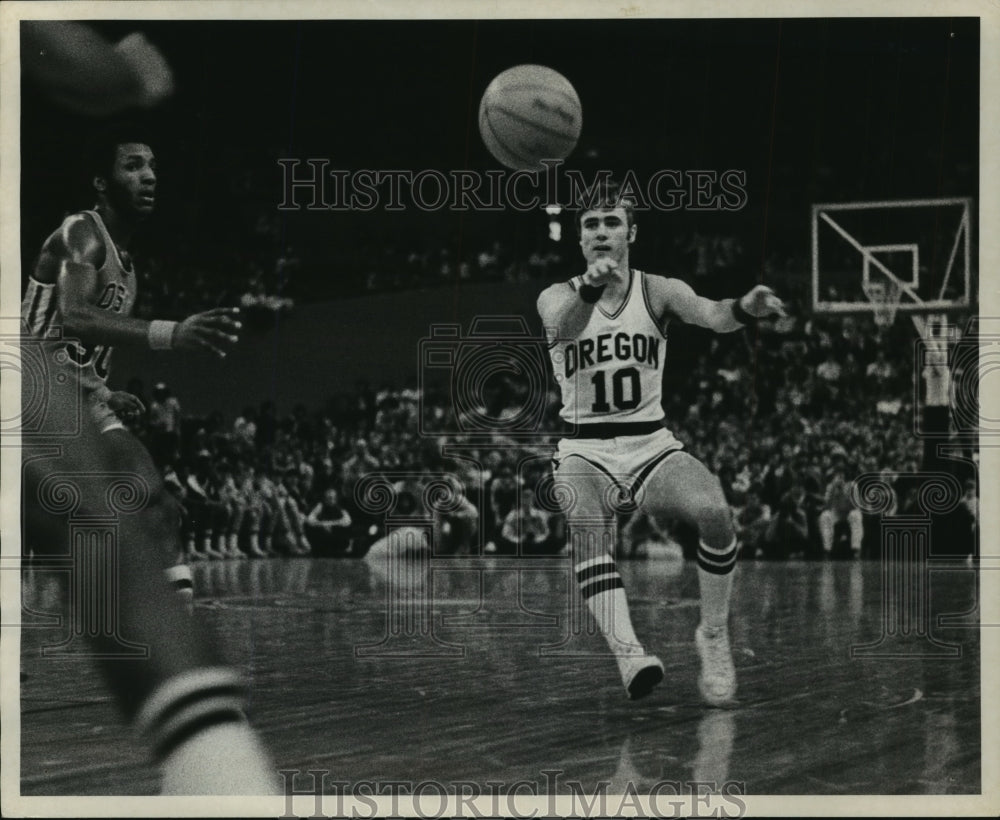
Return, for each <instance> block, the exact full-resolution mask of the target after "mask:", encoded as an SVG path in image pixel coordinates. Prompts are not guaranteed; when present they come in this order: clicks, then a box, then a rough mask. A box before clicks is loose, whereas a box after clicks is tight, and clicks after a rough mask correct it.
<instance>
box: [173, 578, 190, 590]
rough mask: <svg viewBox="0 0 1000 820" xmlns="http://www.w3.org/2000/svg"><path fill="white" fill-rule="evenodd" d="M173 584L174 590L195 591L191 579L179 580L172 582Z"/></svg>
mask: <svg viewBox="0 0 1000 820" xmlns="http://www.w3.org/2000/svg"><path fill="white" fill-rule="evenodd" d="M171 584H172V585H173V587H174V589H194V584H192V583H191V579H190V578H178V579H177V580H176V581H171Z"/></svg>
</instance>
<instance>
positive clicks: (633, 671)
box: [618, 655, 663, 700]
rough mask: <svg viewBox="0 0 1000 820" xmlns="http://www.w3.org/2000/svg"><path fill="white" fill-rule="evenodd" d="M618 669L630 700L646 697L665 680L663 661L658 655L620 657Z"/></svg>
mask: <svg viewBox="0 0 1000 820" xmlns="http://www.w3.org/2000/svg"><path fill="white" fill-rule="evenodd" d="M618 670H619V671H620V672H621V675H622V683H623V684H625V693H626V694H627V695H628V698H629V700H639V698H644V697H646V695H648V694H649V693H650V692H652V691H653V689H654V688H655V687H656V685H657V684H658V683H659V682H660V681H661V680H663V663H662V661H660V659H659V658H658V657H656V655H628V656H626V657H620V658H618Z"/></svg>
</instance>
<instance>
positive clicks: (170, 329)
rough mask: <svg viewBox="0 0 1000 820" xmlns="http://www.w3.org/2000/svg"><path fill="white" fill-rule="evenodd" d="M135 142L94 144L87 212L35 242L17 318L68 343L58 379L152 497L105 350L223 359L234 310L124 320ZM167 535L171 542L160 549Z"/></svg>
mask: <svg viewBox="0 0 1000 820" xmlns="http://www.w3.org/2000/svg"><path fill="white" fill-rule="evenodd" d="M141 139H142V138H141V137H139V136H136V135H135V134H127V132H124V131H123V132H121V133H114V130H112V131H111V132H108V133H107V134H106V135H105V139H104V140H103V141H101V142H99V143H96V144H95V146H94V148H95V154H94V156H93V158H92V163H94V168H93V186H94V189H95V191H96V194H97V205H96V206H95V207H94V208H93V209H92V210H88V211H82V212H80V213H76V214H72V215H70V216H68V217H67V218H66V219H65V220H64V221H63V223H62V225H60V226H59V228H58V229H57V230H56V231H55V232H54V233H52V234H51V235H50V236H49V237H48V239H46V240H45V243H44V244H43V246H42V250H41V254H40V255H39V258H38V262H37V263H36V265H35V269H34V272H33V274H32V275H31V277H30V278H29V280H28V286H27V288H26V290H25V294H24V299H23V301H22V303H21V318H22V320H23V323H24V325H25V327H26V329H27V332H28V334H29V335H31V336H32V337H34V338H36V339H46V338H48V337H49V336H50V334H52V333H53V331H57V332H61V333H62V335H63V337H64V338H66V339H68V340H71V341H67V343H66V348H65V353H66V365H65V370H66V373H67V375H68V376H69V377H70V378H71V379H73V380H75V381H76V382H78V383H79V385H80V388H81V391H82V396H83V399H84V401H85V406H86V408H87V410H88V412H89V415H90V416H91V417H92V418H93V420H94V422H95V423H96V424H97V427H98V429H99V431H100V432H101V433H103V434H104V436H105V438H104V441H105V446H106V447H107V448H108V451H109V452H110V453H111V454H112V455H113V456H114V457H116V459H117V461H118V463H119V464H120V465H121V467H122V468H123V469H128V470H134V471H138V472H139V474H140V475H141V476H142V477H143V479H144V480H146V481H147V482H148V483H149V484H150V485H151V486H154V487H160V480H159V474H158V473H157V471H156V469H155V467H154V465H153V463H152V460H151V459H150V457H149V453H148V452H147V451H146V448H145V447H144V446H143V445H142V444H141V443H140V442H139V441H138V439H136V438H135V437H134V436H133V435H132V434H131V433H129V432H128V431H127V430H126V429H125V426H124V424H123V423H122V418H121V416H128V415H131V414H134V413H141V412H142V411H143V410H144V409H145V408H144V407H143V406H142V404H141V402H139V400H138V399H137V398H136V397H135V396H132V395H131V394H129V393H125V392H121V391H112V390H111V389H110V388H109V387H108V385H107V380H108V375H109V373H110V366H111V354H112V349H113V346H114V345H132V346H140V347H149V348H152V349H162V350H169V349H175V350H183V351H197V350H202V351H204V350H208V351H211V352H213V353H215V354H217V355H219V356H225V355H226V348H227V347H229V346H230V345H232V344H234V343H235V342H236V341H237V336H236V333H237V332H238V330H239V327H240V325H239V322H238V321H237V320H236V318H235V315H236V314H237V313H238V310H237V309H231V308H217V309H214V310H209V311H207V312H204V313H199V314H196V315H194V316H191V317H189V318H187V319H185V320H184V321H183V322H168V321H156V320H154V321H152V322H147V321H145V320H144V319H136V318H133V317H132V316H131V313H132V308H133V306H134V304H135V298H136V272H135V270H134V269H133V265H132V259H131V257H130V255H129V252H128V248H129V245H130V243H131V241H132V238H133V236H134V234H135V232H136V230H137V229H138V228H139V227H140V225H141V224H142V223H143V222H144V221H145V220H146V219H147V218H148V217H149V215H150V214H151V213H152V211H153V207H154V204H155V197H156V159H155V157H154V156H153V152H152V150H151V149H150V147H149V145H148V144H146V143H145V142H142V141H138V140H141ZM168 526H169V529H166V528H168ZM164 527H165V532H164V536H165V540H164V541H163V542H162V543H164V544H170V545H171V546H170V547H169V549H168V554H166V555H164V565H165V567H172V565H173V564H174V563H175V561H176V559H177V557H178V555H179V553H180V544H179V541H178V540H177V538H176V535H175V530H176V527H174V526H172V524H170V525H168V524H167V523H166V522H165V523H164ZM167 532H169V533H170V534H171V535H172V536H173V537H171V538H170V539H169V540H166V535H167ZM174 543H176V545H177V547H176V551H175V550H174V548H173V544H174ZM171 572H172V573H174V574H177V572H178V570H171ZM181 574H184V573H183V572H181ZM189 577H190V576H188V579H189ZM175 580H176V579H175ZM182 582H183V579H182Z"/></svg>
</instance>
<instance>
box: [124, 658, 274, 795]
mask: <svg viewBox="0 0 1000 820" xmlns="http://www.w3.org/2000/svg"><path fill="white" fill-rule="evenodd" d="M243 699H244V691H243V684H242V681H241V680H240V678H239V676H238V675H237V673H236V672H235V671H234V670H231V669H227V668H223V667H202V668H196V669H191V670H189V671H187V672H184V673H181V674H178V675H176V676H174V677H172V678H170V679H169V680H167V681H165V682H164V683H163V684H161V685H160V686H159V687H158V688H157V689H155V690H154V691H153V692H152V693H150V695H149V696H148V697H147V698H146V700H145V702H144V703H143V705H142V707H141V708H140V709H139V712H138V714H137V715H136V717H135V726H136V729H137V730H138V731H139V733H140V735H141V736H142V738H143V739H144V740H145V741H146V742H147V743H148V744H149V746H150V748H151V750H152V752H153V755H154V757H155V758H156V759H157V760H158V761H159V763H160V765H161V770H162V773H163V782H162V785H161V793H162V794H219V795H226V794H247V795H255V794H277V793H280V790H278V788H277V782H276V781H277V772H276V770H275V768H274V767H273V765H272V764H271V762H270V761H269V759H268V756H267V754H266V752H265V751H264V748H263V746H262V745H261V743H260V740H259V739H258V738H257V735H256V734H255V733H254V731H253V730H252V729H251V728H250V726H249V724H248V723H247V720H246V716H245V714H244V713H243Z"/></svg>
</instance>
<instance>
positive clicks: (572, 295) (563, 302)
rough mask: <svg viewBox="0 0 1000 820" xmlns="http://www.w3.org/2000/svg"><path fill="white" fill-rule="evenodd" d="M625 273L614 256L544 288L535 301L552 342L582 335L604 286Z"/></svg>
mask: <svg viewBox="0 0 1000 820" xmlns="http://www.w3.org/2000/svg"><path fill="white" fill-rule="evenodd" d="M622 278H623V274H622V273H621V272H620V271H619V270H618V264H617V263H616V262H615V261H614V260H613V259H599V260H597V261H596V262H594V263H593V264H592V265H590V266H589V267H588V268H587V270H586V271H585V272H584V273H583V274H582V275H580V276H574V277H573V278H572V279H570V280H569V281H568V282H557V283H556V284H554V285H550V286H549V287H547V288H546V289H545V290H543V291H542V292H541V293H540V294H539V296H538V301H537V303H536V307H537V309H538V315H539V317H541V320H542V325H543V327H544V328H545V334H546V335H547V336H548V339H549V342H550V343H552V342H554V341H555V340H556V339H558V338H563V339H569V338H573V337H575V336H577V335H579V333H580V331H581V330H583V328H584V327H585V326H586V324H587V321H588V320H589V319H590V314H591V313H593V312H594V305H595V304H596V303H597V300H598V299H600V297H601V293H602V292H603V290H604V287H605V286H606V285H608V284H609V283H610V282H611V281H613V280H621V279H622Z"/></svg>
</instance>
